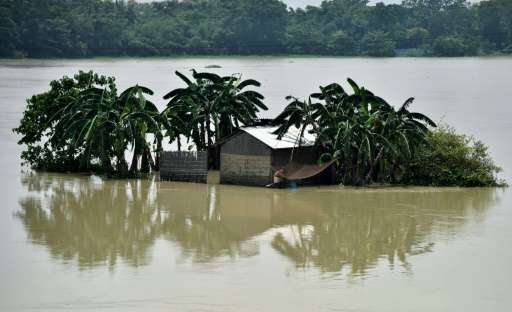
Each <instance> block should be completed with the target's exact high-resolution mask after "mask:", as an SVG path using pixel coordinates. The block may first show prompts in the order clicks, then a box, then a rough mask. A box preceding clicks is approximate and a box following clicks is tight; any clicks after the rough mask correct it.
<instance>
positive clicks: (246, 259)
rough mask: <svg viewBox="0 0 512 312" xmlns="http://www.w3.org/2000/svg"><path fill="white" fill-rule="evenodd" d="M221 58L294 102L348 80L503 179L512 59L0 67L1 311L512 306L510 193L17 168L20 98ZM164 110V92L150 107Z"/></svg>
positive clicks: (147, 78) (162, 75)
mask: <svg viewBox="0 0 512 312" xmlns="http://www.w3.org/2000/svg"><path fill="white" fill-rule="evenodd" d="M208 64H218V65H221V66H222V67H223V68H221V69H216V70H215V71H218V72H220V73H231V72H240V73H243V74H244V75H245V76H246V77H251V78H256V79H258V80H260V81H262V82H263V90H262V92H263V93H264V94H265V95H266V96H267V103H268V104H269V106H270V110H269V111H268V112H266V113H265V116H267V117H271V116H274V115H275V114H276V113H277V112H278V111H279V110H280V109H281V108H282V107H283V105H284V103H285V102H284V101H283V98H284V96H286V95H288V94H294V95H297V96H300V97H305V96H307V95H308V94H309V93H311V92H313V91H315V88H316V86H317V85H318V84H326V83H329V82H331V81H339V80H341V79H343V78H345V77H348V76H350V77H352V78H354V79H356V80H357V81H360V82H361V84H363V85H367V86H368V87H369V88H370V89H371V90H373V91H375V92H376V93H378V94H382V95H383V96H384V97H385V98H387V99H389V100H390V102H392V103H395V104H396V105H399V104H400V103H401V101H403V100H404V99H405V98H407V97H409V96H415V97H416V98H417V103H416V108H417V109H418V110H421V111H423V112H425V113H427V114H430V115H432V116H433V117H434V118H435V119H436V120H439V119H443V120H445V121H446V122H448V123H450V124H452V125H454V126H455V127H456V128H457V129H460V130H461V131H464V132H466V133H470V134H474V135H476V136H477V137H479V138H482V139H483V140H484V141H485V142H486V143H488V144H489V145H491V153H492V154H493V156H494V157H495V158H496V159H497V161H498V162H499V163H500V164H501V165H502V166H503V167H504V169H505V172H504V173H503V177H505V178H508V179H509V180H510V176H511V173H510V172H511V171H512V158H511V156H510V153H511V152H512V147H511V144H510V143H509V138H508V135H507V134H508V133H510V132H511V130H512V123H511V122H510V121H509V118H508V117H507V116H509V115H510V113H511V112H512V108H511V107H512V106H510V105H509V104H508V102H507V101H508V99H509V98H512V89H510V87H509V85H510V82H511V81H512V59H510V58H468V59H409V58H408V59H399V58H397V59H350V58H347V59H345V58H344V59H330V58H198V59H190V58H183V59H114V60H111V59H96V60H73V61H71V60H52V61H31V60H23V61H0V116H1V118H0V147H1V148H2V153H0V163H1V164H2V165H1V169H2V175H1V177H0V198H2V201H3V203H2V206H1V208H0V254H1V255H2V257H0V277H1V278H0V311H56V310H64V311H66V310H75V309H81V310H85V311H140V310H143V309H145V310H149V311H288V310H289V311H411V310H412V311H483V310H485V311H509V310H510V308H511V307H512V298H511V297H510V293H511V292H512V288H511V286H510V280H512V270H511V269H510V262H511V260H512V245H511V244H512V211H511V209H510V208H509V207H510V204H511V203H512V196H511V193H510V191H508V190H501V189H458V188H442V189H441V188H417V187H409V188H370V189H355V188H340V187H321V188H304V189H299V190H267V189H260V188H246V187H235V186H223V185H214V184H210V185H197V184H186V183H171V182H158V181H157V179H156V178H152V179H147V180H142V181H135V180H128V181H113V180H103V179H101V178H99V177H95V176H92V177H91V176H79V175H65V174H47V173H34V172H31V171H30V170H27V169H22V168H21V167H20V165H19V162H20V160H19V153H20V151H21V149H20V147H18V146H17V145H16V144H15V142H16V137H15V136H14V135H13V134H12V133H11V131H10V129H11V128H12V127H14V126H15V125H16V123H17V122H18V120H19V118H20V116H21V113H22V111H23V104H24V99H25V98H27V97H28V96H30V95H31V94H33V93H36V92H41V91H44V90H45V89H47V85H48V82H49V80H51V79H54V78H58V77H59V76H62V75H64V74H68V75H71V74H73V73H74V72H75V71H77V70H78V69H94V70H96V71H99V72H101V73H104V74H110V75H115V76H117V77H118V82H119V84H120V87H121V88H123V87H126V86H128V85H130V84H135V83H141V84H145V85H148V86H150V87H152V88H153V89H154V90H155V93H156V94H157V95H163V94H164V93H165V92H166V91H168V90H169V89H171V88H174V87H177V86H179V81H178V80H177V79H176V78H175V77H173V76H172V74H171V73H172V72H173V71H174V70H181V71H184V72H186V71H187V70H188V69H190V68H193V67H194V68H196V69H201V68H203V67H204V66H206V65H208ZM154 100H155V101H156V102H157V103H159V104H160V105H162V103H161V102H159V100H158V99H157V98H155V99H154Z"/></svg>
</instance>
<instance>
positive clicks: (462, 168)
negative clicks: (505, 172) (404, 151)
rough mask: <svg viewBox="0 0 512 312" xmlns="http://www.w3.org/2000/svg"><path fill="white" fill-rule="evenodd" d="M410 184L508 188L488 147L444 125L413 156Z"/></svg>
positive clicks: (409, 173) (431, 133)
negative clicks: (501, 178)
mask: <svg viewBox="0 0 512 312" xmlns="http://www.w3.org/2000/svg"><path fill="white" fill-rule="evenodd" d="M408 169H409V170H407V172H408V179H407V180H408V184H416V185H432V186H464V187H486V186H505V185H506V184H505V182H504V181H502V180H500V179H499V178H498V176H497V175H498V173H500V172H501V168H500V167H498V166H497V165H496V164H495V163H494V161H493V160H492V158H491V157H490V156H489V153H488V147H487V146H486V145H485V144H484V143H482V142H481V141H478V140H476V139H475V138H473V137H470V136H466V135H463V134H458V133H456V132H455V130H454V129H453V128H451V127H448V126H441V127H439V128H438V129H435V130H433V131H432V132H430V133H429V134H428V136H427V144H425V145H423V146H421V147H420V148H419V149H418V150H417V151H416V154H415V155H414V157H413V159H412V161H411V164H410V167H409V168H408Z"/></svg>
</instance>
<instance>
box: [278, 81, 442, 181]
mask: <svg viewBox="0 0 512 312" xmlns="http://www.w3.org/2000/svg"><path fill="white" fill-rule="evenodd" d="M347 80H348V83H349V85H350V86H351V88H352V90H353V93H351V94H349V93H347V92H346V91H345V90H344V89H343V87H341V86H340V85H339V84H336V83H333V84H330V85H328V86H326V87H320V92H318V93H313V94H311V96H310V99H309V101H307V102H306V101H299V100H297V99H296V98H293V97H288V99H292V102H291V103H290V104H289V105H288V106H287V107H286V108H285V109H284V111H283V112H282V113H281V114H280V115H279V116H278V117H277V118H276V119H275V123H276V124H277V125H278V126H279V128H278V129H277V130H276V132H275V133H276V134H277V135H278V136H279V137H282V136H283V135H284V134H285V133H286V132H287V131H288V130H289V128H290V127H292V126H295V127H297V128H299V129H301V132H300V138H299V140H300V139H302V136H303V135H304V129H306V127H307V126H311V128H312V130H311V131H312V132H313V134H315V135H316V145H317V147H318V148H319V149H320V150H321V151H323V154H322V157H321V158H320V161H328V160H335V161H336V164H337V166H338V174H339V176H340V178H341V180H342V181H343V183H346V184H356V185H362V184H368V183H371V182H372V181H377V180H378V181H388V180H394V176H395V171H396V168H398V167H400V166H402V167H403V166H404V165H405V164H406V163H407V162H408V160H409V159H411V157H412V154H413V150H414V148H415V147H417V146H419V145H420V144H422V143H423V142H424V141H425V136H426V135H427V133H428V131H429V129H428V127H429V126H430V127H435V126H436V125H435V123H434V122H432V120H430V119H429V118H428V117H427V116H425V115H423V114H420V113H411V112H409V111H408V107H409V106H410V104H411V103H412V101H413V99H412V98H411V99H408V100H407V101H406V102H405V103H404V104H403V105H402V106H401V107H400V108H399V109H398V110H395V109H394V108H393V106H391V105H390V104H389V103H387V102H386V101H385V100H384V99H382V98H380V97H378V96H376V95H375V94H373V93H372V92H371V91H369V90H367V89H365V88H363V87H360V86H359V85H357V84H356V83H355V82H354V81H353V80H351V79H350V78H349V79H347ZM311 98H314V99H317V100H319V101H320V103H312V102H311Z"/></svg>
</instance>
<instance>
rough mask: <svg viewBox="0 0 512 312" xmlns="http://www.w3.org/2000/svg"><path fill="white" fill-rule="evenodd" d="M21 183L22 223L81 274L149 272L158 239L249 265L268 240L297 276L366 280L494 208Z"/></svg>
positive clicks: (361, 196)
mask: <svg viewBox="0 0 512 312" xmlns="http://www.w3.org/2000/svg"><path fill="white" fill-rule="evenodd" d="M22 183H23V185H24V186H25V187H26V190H27V194H26V196H24V197H23V198H22V199H21V200H20V210H19V211H18V213H17V214H16V215H17V217H18V218H19V219H20V220H21V221H22V222H23V224H24V226H25V229H26V232H27V235H28V238H29V240H30V241H31V242H33V243H35V244H39V245H43V246H45V247H46V248H47V249H48V250H49V252H50V254H51V255H52V257H54V258H56V259H62V260H64V261H69V262H74V261H76V262H77V263H78V265H79V267H81V268H90V267H94V266H98V265H108V266H110V267H111V268H113V267H115V265H116V264H117V263H118V262H119V261H123V262H125V263H127V264H129V265H132V266H139V265H145V264H148V263H149V261H150V260H151V258H150V257H151V255H152V254H153V253H154V252H153V251H152V248H153V245H154V242H155V241H156V240H157V239H165V240H167V241H171V242H173V244H172V246H174V247H175V248H176V250H178V251H179V253H180V254H181V257H183V259H190V260H191V261H192V262H195V263H207V262H215V261H222V259H224V258H225V259H237V258H238V257H250V256H254V255H257V254H259V248H260V245H259V244H261V243H262V242H264V243H265V244H266V240H264V239H261V238H262V237H264V236H260V234H262V233H269V234H270V235H271V246H272V247H273V249H274V250H275V251H277V252H278V253H279V254H281V255H283V256H285V257H286V258H288V259H290V260H291V261H292V263H294V264H295V265H296V266H297V267H299V268H308V267H318V268H320V269H321V270H323V271H340V270H342V269H343V268H344V267H345V266H347V267H348V268H350V270H351V272H353V273H364V272H365V271H366V270H367V269H369V268H371V267H372V266H374V265H375V264H376V263H377V262H378V261H379V259H381V258H387V259H388V260H389V262H390V263H391V264H394V263H396V262H399V263H400V264H401V265H405V266H407V265H408V258H409V257H410V256H411V255H415V254H421V253H425V252H429V251H431V250H432V248H433V244H434V242H435V241H436V236H437V235H452V234H456V233H457V232H458V231H460V226H461V225H463V224H465V223H466V222H467V221H468V220H475V219H477V220H478V219H479V218H483V217H484V216H485V210H486V208H487V207H489V206H490V205H491V204H492V203H493V202H494V201H495V200H497V194H496V192H495V191H494V190H491V189H471V190H462V189H443V190H439V189H438V190H436V189H425V188H413V189H386V190H377V189H367V190H358V189H352V190H350V189H348V190H338V189H336V188H311V189H302V190H300V191H299V192H294V191H287V190H267V189H259V188H242V187H232V186H221V185H200V184H185V183H183V184H180V183H167V182H165V183H158V182H156V181H155V180H154V179H150V180H146V181H140V180H138V181H135V180H133V181H132V180H116V181H113V180H102V179H100V178H97V177H78V176H71V175H51V174H37V173H32V174H28V175H26V176H24V177H23V180H22ZM470 214H471V215H470ZM167 246H170V245H167Z"/></svg>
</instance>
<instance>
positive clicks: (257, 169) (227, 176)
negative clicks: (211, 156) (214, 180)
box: [220, 153, 273, 186]
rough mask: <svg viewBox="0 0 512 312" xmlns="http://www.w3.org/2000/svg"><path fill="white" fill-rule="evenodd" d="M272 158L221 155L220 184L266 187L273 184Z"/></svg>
mask: <svg viewBox="0 0 512 312" xmlns="http://www.w3.org/2000/svg"><path fill="white" fill-rule="evenodd" d="M270 164H271V157H270V155H268V156H251V155H237V154H227V153H221V156H220V168H221V170H220V183H223V184H239V185H255V186H264V185H267V184H269V183H272V174H273V173H272V168H271V166H270Z"/></svg>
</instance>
